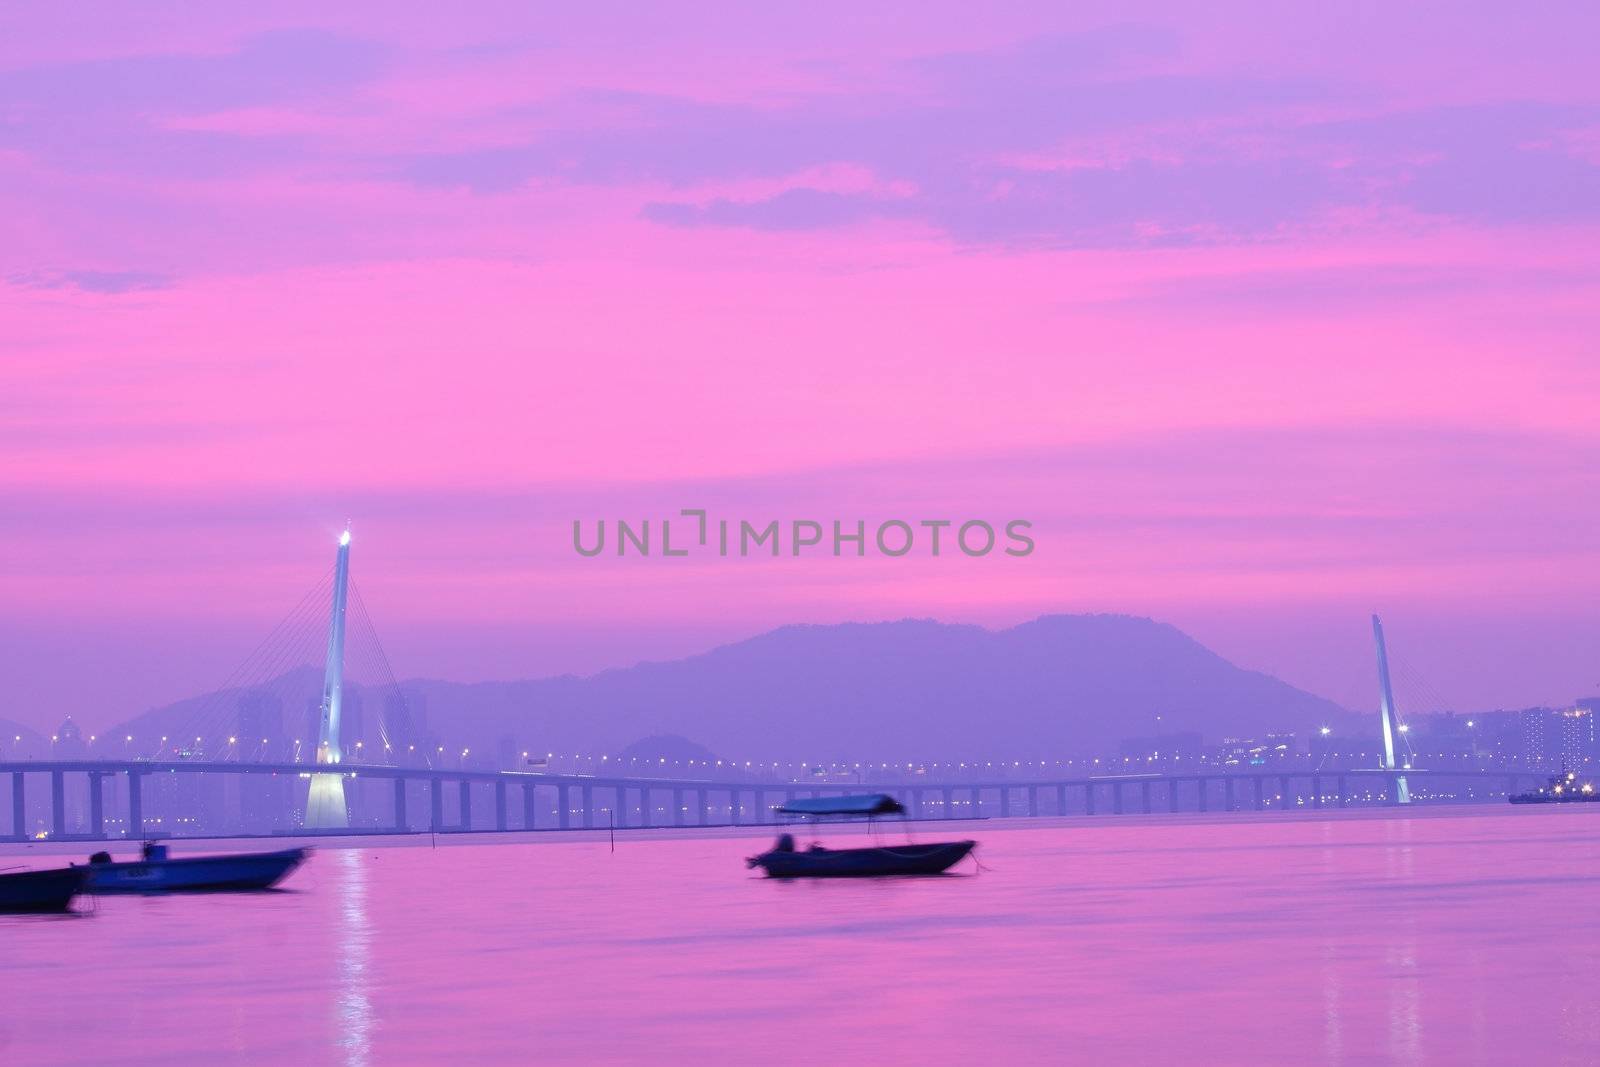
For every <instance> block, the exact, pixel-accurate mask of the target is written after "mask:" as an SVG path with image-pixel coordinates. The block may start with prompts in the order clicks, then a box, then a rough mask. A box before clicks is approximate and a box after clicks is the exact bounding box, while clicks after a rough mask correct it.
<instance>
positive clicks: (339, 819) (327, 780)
mask: <svg viewBox="0 0 1600 1067" xmlns="http://www.w3.org/2000/svg"><path fill="white" fill-rule="evenodd" d="M349 586H350V531H349V530H345V532H344V533H342V534H340V535H339V554H338V556H337V557H336V558H335V560H334V567H333V617H332V618H331V620H330V621H329V623H328V658H327V664H326V666H325V667H324V668H323V674H322V713H321V715H320V716H319V723H318V727H317V762H318V763H320V764H337V763H339V762H340V761H341V760H342V759H343V758H344V753H343V751H342V750H341V749H340V747H339V703H340V699H341V696H342V693H343V689H344V617H345V605H346V603H347V598H348V593H349ZM305 824H306V827H307V829H313V830H337V829H343V828H344V827H347V826H349V825H350V809H349V806H348V805H347V804H346V802H345V796H344V775H342V774H313V775H312V776H311V792H310V794H309V795H308V796H307V798H306V823H305Z"/></svg>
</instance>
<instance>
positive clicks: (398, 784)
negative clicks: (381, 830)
mask: <svg viewBox="0 0 1600 1067" xmlns="http://www.w3.org/2000/svg"><path fill="white" fill-rule="evenodd" d="M394 828H395V830H396V831H398V832H399V833H402V834H403V833H405V832H406V831H407V830H408V829H410V825H409V821H408V820H407V819H406V780H405V779H404V778H401V777H399V776H396V777H395V780H394Z"/></svg>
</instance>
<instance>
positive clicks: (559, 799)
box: [556, 782, 572, 830]
mask: <svg viewBox="0 0 1600 1067" xmlns="http://www.w3.org/2000/svg"><path fill="white" fill-rule="evenodd" d="M556 825H557V826H559V827H561V829H563V830H567V829H571V827H572V797H571V795H570V794H569V793H568V790H567V783H566V782H562V783H561V784H559V785H557V786H556Z"/></svg>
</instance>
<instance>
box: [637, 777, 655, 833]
mask: <svg viewBox="0 0 1600 1067" xmlns="http://www.w3.org/2000/svg"><path fill="white" fill-rule="evenodd" d="M654 823H655V812H654V811H652V810H651V808H650V786H649V785H641V786H640V787H639V825H640V826H651V825H654Z"/></svg>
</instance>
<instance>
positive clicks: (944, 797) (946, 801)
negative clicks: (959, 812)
mask: <svg viewBox="0 0 1600 1067" xmlns="http://www.w3.org/2000/svg"><path fill="white" fill-rule="evenodd" d="M939 801H940V803H941V804H942V805H943V806H944V817H945V818H947V819H953V818H955V817H956V794H955V790H954V789H949V788H946V789H944V790H943V791H942V792H941V793H940V794H939Z"/></svg>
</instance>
